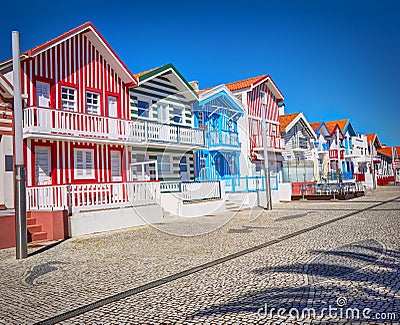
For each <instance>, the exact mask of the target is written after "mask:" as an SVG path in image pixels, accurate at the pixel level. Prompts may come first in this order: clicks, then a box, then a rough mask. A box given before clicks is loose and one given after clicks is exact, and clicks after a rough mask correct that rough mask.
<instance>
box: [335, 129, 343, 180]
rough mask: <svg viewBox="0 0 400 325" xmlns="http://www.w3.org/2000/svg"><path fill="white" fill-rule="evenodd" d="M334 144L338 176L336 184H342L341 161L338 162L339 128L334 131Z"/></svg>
mask: <svg viewBox="0 0 400 325" xmlns="http://www.w3.org/2000/svg"><path fill="white" fill-rule="evenodd" d="M336 143H337V154H338V157H337V161H338V165H337V174H338V183H339V184H341V183H342V175H341V174H342V167H341V161H340V138H339V128H337V129H336Z"/></svg>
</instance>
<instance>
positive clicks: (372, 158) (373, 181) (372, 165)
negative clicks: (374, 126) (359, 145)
mask: <svg viewBox="0 0 400 325" xmlns="http://www.w3.org/2000/svg"><path fill="white" fill-rule="evenodd" d="M372 149H373V145H372V141H370V143H369V151H370V153H371V169H372V188H373V189H374V190H375V189H376V179H375V165H374V153H373V151H372Z"/></svg>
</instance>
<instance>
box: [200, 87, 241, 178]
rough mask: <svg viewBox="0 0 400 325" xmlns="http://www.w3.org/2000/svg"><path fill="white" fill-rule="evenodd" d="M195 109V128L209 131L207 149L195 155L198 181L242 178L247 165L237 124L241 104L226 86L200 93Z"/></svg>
mask: <svg viewBox="0 0 400 325" xmlns="http://www.w3.org/2000/svg"><path fill="white" fill-rule="evenodd" d="M199 93H200V98H199V102H198V103H196V104H195V108H194V113H195V115H194V117H195V120H194V123H195V126H196V127H200V128H203V129H205V130H206V145H207V148H206V149H203V150H198V151H197V152H196V178H197V179H199V180H209V179H226V178H231V177H239V176H240V163H241V161H242V163H243V162H244V163H246V156H247V153H246V152H243V151H242V147H241V143H240V142H239V133H243V132H245V130H241V129H239V128H238V120H239V119H240V118H242V117H243V115H244V111H243V107H242V104H241V103H240V102H239V100H238V99H237V98H236V97H235V96H234V95H233V94H232V93H231V92H230V90H229V89H228V88H226V87H225V86H224V85H221V86H217V87H214V88H212V89H209V90H204V91H199Z"/></svg>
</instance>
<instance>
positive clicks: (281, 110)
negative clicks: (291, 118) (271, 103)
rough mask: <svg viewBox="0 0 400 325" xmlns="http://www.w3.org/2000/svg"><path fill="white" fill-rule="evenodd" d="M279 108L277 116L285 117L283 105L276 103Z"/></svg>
mask: <svg viewBox="0 0 400 325" xmlns="http://www.w3.org/2000/svg"><path fill="white" fill-rule="evenodd" d="M278 107H279V116H282V115H285V103H283V102H281V103H278Z"/></svg>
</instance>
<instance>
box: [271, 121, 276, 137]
mask: <svg viewBox="0 0 400 325" xmlns="http://www.w3.org/2000/svg"><path fill="white" fill-rule="evenodd" d="M271 135H272V136H276V125H275V124H272V125H271Z"/></svg>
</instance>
